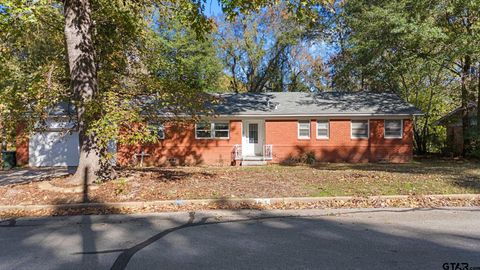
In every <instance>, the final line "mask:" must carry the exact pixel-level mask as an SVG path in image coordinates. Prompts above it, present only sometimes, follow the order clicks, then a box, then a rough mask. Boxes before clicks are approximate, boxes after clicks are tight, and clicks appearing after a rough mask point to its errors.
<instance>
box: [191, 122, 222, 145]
mask: <svg viewBox="0 0 480 270" xmlns="http://www.w3.org/2000/svg"><path fill="white" fill-rule="evenodd" d="M205 123H206V124H208V123H210V137H198V136H197V123H195V139H196V140H229V139H230V121H226V122H225V121H215V122H205ZM215 123H217V124H227V125H228V136H227V137H215ZM222 130H223V131H227V130H226V129H222Z"/></svg>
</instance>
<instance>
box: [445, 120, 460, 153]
mask: <svg viewBox="0 0 480 270" xmlns="http://www.w3.org/2000/svg"><path fill="white" fill-rule="evenodd" d="M462 134H463V130H462V127H457V126H448V127H447V147H448V148H449V150H450V151H451V152H452V154H453V155H455V156H457V155H461V154H462V150H463V135H462Z"/></svg>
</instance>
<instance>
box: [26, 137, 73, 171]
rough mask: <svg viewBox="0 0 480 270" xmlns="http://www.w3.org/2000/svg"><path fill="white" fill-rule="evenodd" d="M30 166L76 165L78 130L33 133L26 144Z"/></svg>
mask: <svg viewBox="0 0 480 270" xmlns="http://www.w3.org/2000/svg"><path fill="white" fill-rule="evenodd" d="M28 153H29V158H28V163H29V165H30V167H57V166H78V159H79V144H78V132H76V131H74V132H72V131H45V132H36V133H33V134H32V135H31V137H30V140H29V145H28Z"/></svg>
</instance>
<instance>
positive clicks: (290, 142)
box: [117, 92, 421, 166]
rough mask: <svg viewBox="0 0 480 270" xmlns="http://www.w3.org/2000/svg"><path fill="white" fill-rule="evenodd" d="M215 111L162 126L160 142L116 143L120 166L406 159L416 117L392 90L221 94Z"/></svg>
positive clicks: (415, 111)
mask: <svg viewBox="0 0 480 270" xmlns="http://www.w3.org/2000/svg"><path fill="white" fill-rule="evenodd" d="M218 97H219V98H220V101H221V102H220V103H219V104H218V105H213V108H212V109H213V110H214V111H215V115H216V116H215V117H212V118H208V119H207V118H205V119H203V122H198V123H193V122H190V123H188V122H187V123H177V122H167V123H165V124H163V125H159V126H158V129H157V132H158V133H157V134H158V138H159V141H158V143H155V144H149V145H134V146H132V145H118V151H117V161H118V164H119V165H123V166H128V165H134V164H138V163H139V160H142V161H143V162H144V163H145V164H147V165H153V166H157V165H158V166H160V165H168V164H180V165H183V164H186V165H195V164H224V165H225V164H243V165H246V164H252V163H260V164H264V163H267V162H272V163H288V162H292V161H295V160H298V159H299V158H301V157H304V156H306V155H309V156H310V157H315V159H316V160H318V161H320V162H381V161H386V162H408V161H410V160H411V159H412V155H413V128H412V118H413V116H415V115H421V112H420V111H419V110H418V109H417V108H415V107H414V106H412V105H410V104H408V103H406V102H405V101H403V100H402V99H401V98H400V97H398V96H397V95H395V94H393V93H372V92H357V93H346V92H321V93H298V92H284V93H259V94H221V95H218ZM165 116H168V115H167V114H166V115H165Z"/></svg>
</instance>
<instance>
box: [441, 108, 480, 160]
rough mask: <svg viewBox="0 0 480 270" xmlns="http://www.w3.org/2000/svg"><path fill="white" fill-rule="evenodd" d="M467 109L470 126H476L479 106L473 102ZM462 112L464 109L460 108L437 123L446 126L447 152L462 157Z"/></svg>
mask: <svg viewBox="0 0 480 270" xmlns="http://www.w3.org/2000/svg"><path fill="white" fill-rule="evenodd" d="M467 109H468V118H469V123H470V126H476V125H477V105H476V104H475V103H473V102H471V103H469V104H468V107H467ZM462 112H463V110H462V108H461V107H458V108H456V109H455V110H453V111H451V112H450V113H448V114H447V115H445V116H443V117H442V118H440V119H439V120H438V121H437V122H435V124H436V125H440V126H444V127H445V128H446V129H447V140H446V144H447V145H446V146H447V150H448V151H450V152H451V153H452V154H454V155H461V154H462V151H463V128H462V127H463V122H462Z"/></svg>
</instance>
